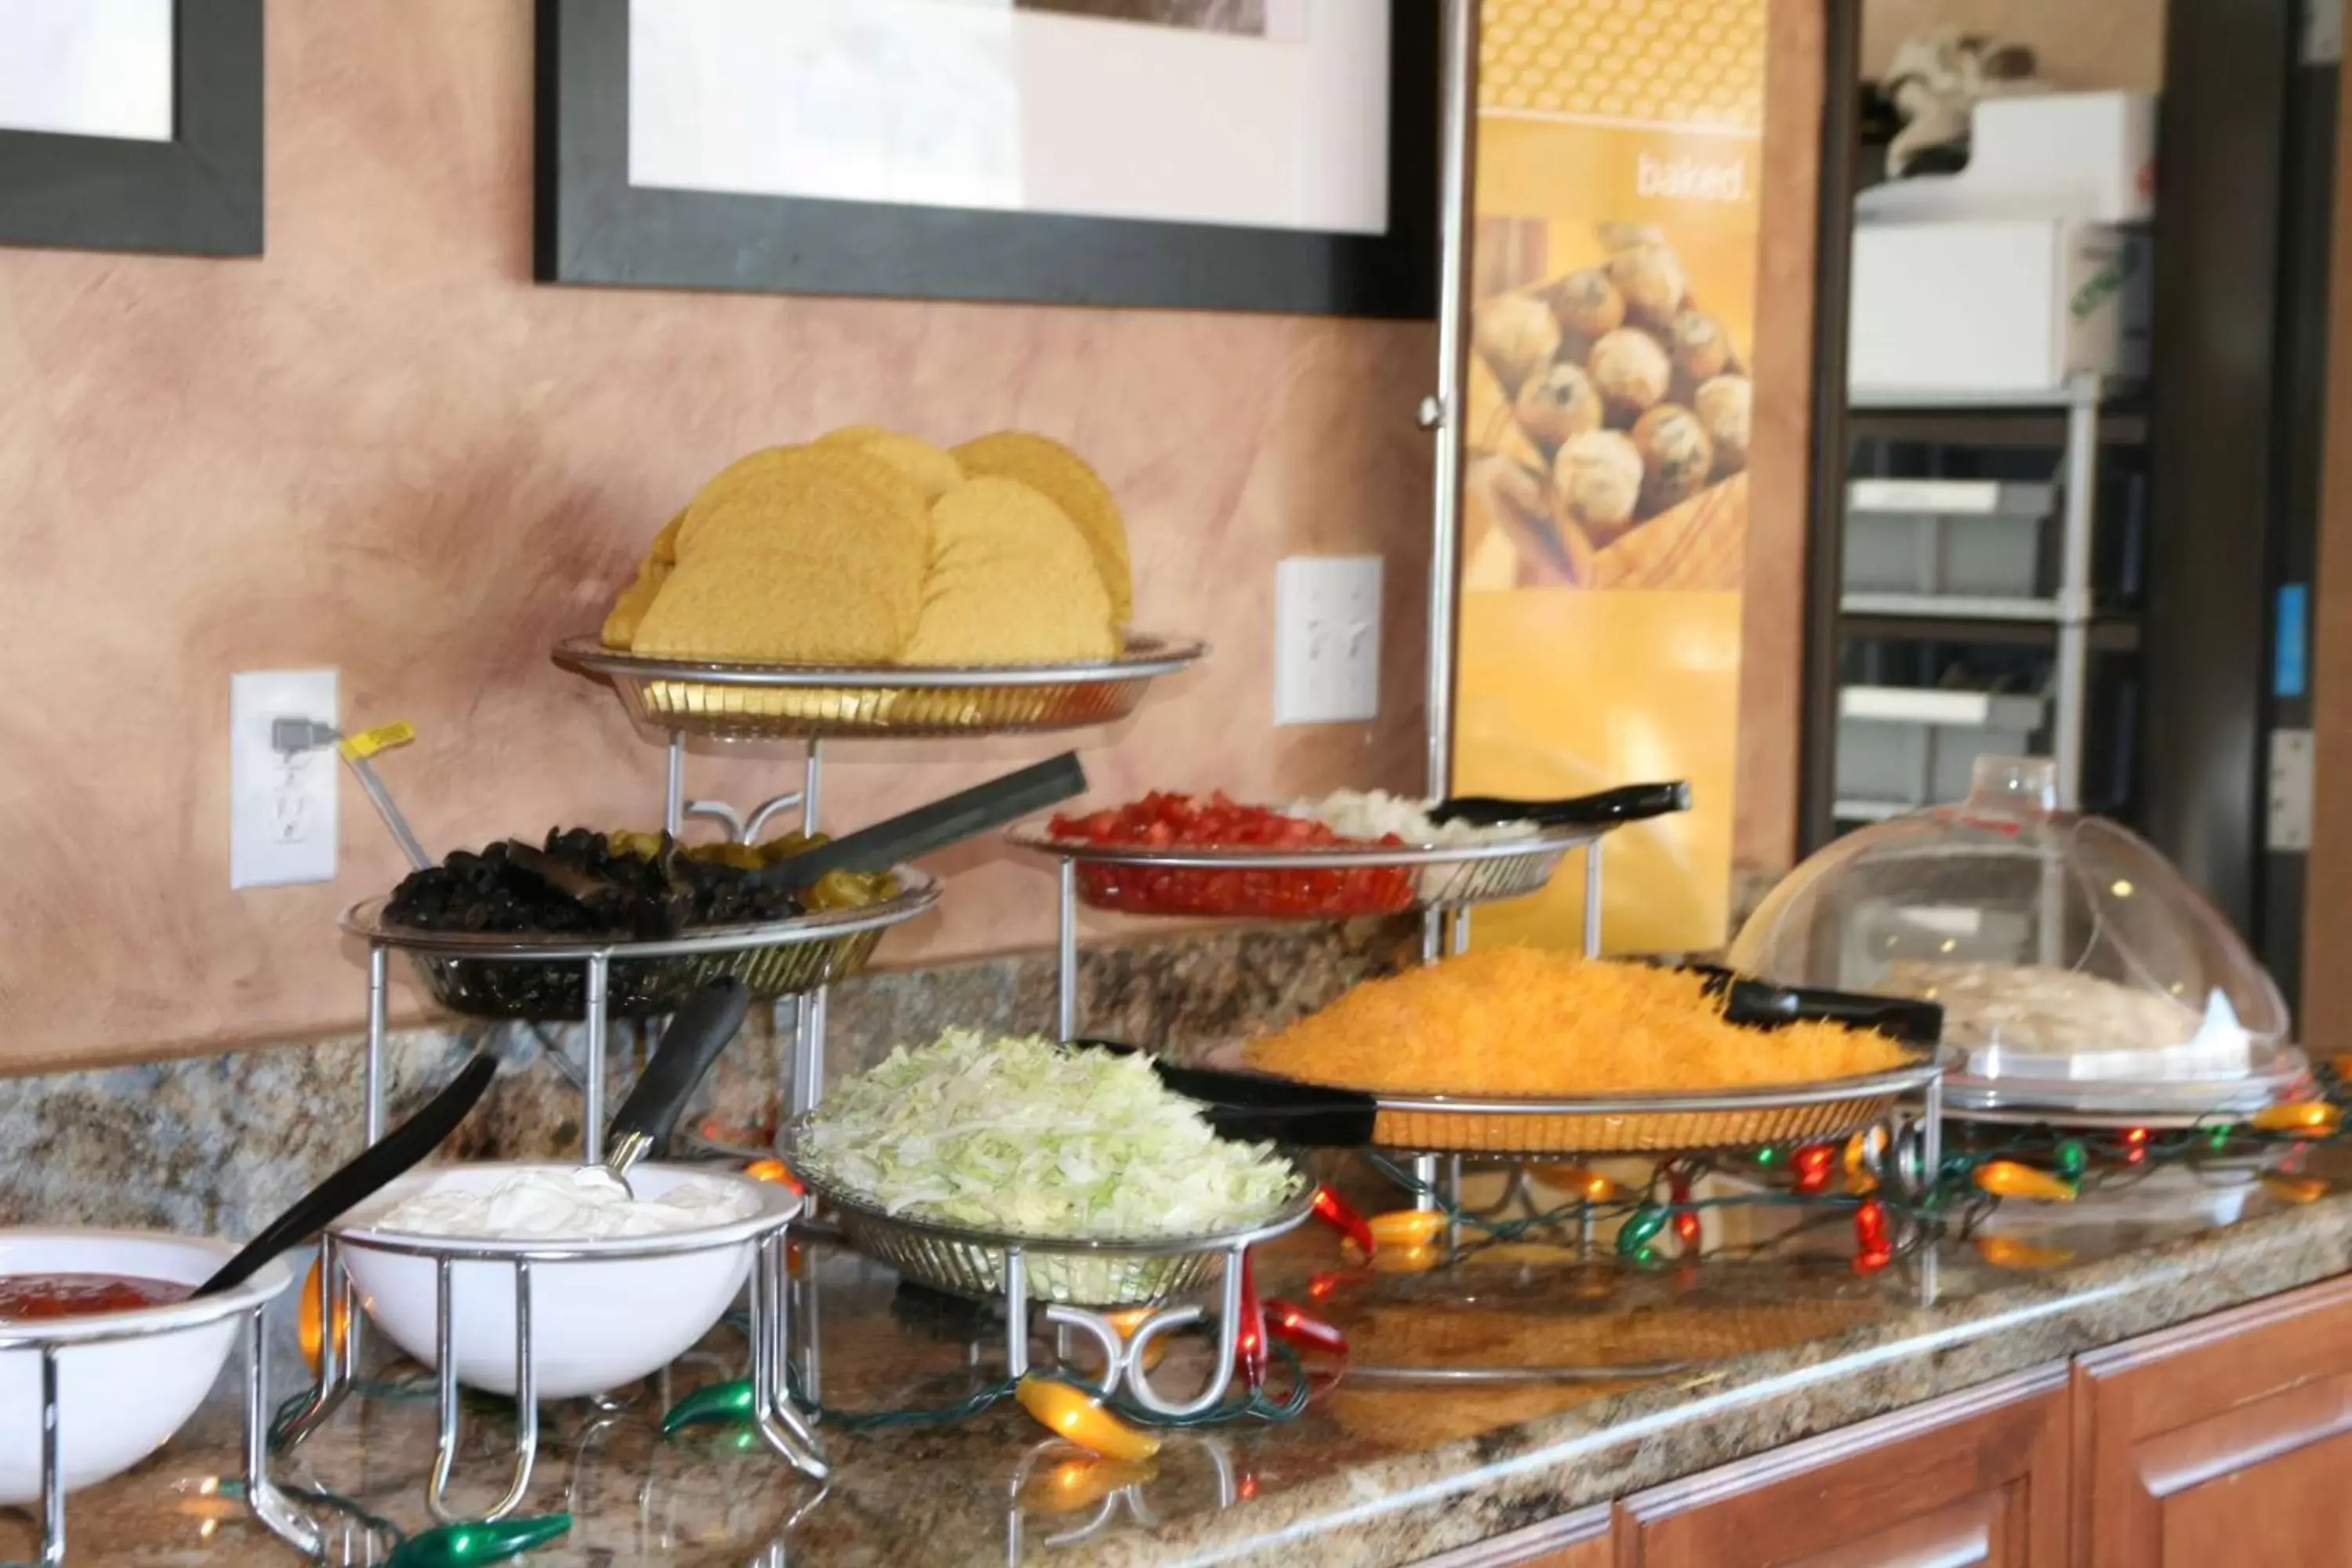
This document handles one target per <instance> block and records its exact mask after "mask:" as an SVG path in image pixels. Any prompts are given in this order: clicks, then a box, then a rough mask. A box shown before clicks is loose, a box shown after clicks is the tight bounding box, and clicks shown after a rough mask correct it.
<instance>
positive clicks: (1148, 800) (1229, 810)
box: [1054, 790, 1413, 920]
mask: <svg viewBox="0 0 2352 1568" xmlns="http://www.w3.org/2000/svg"><path fill="white" fill-rule="evenodd" d="M1054 833H1055V837H1062V838H1078V839H1085V840H1087V841H1089V842H1091V843H1095V844H1118V845H1136V846H1140V847H1147V848H1154V849H1171V850H1181V849H1193V848H1204V849H1258V850H1265V851H1269V852H1272V853H1277V854H1278V853H1281V852H1284V851H1289V850H1301V849H1343V848H1354V849H1370V848H1394V847H1398V846H1400V845H1402V842H1403V840H1402V839H1400V838H1398V837H1396V836H1395V835H1394V834H1391V835H1390V836H1389V837H1385V838H1382V839H1380V840H1378V841H1377V842H1368V841H1366V840H1362V839H1354V838H1343V837H1340V836H1339V834H1338V833H1335V832H1333V831H1332V829H1331V828H1330V827H1329V826H1328V825H1326V824H1324V823H1320V822H1318V821H1315V820H1314V819H1313V818H1311V817H1305V816H1291V815H1290V814H1289V813H1287V812H1282V811H1276V810H1274V809H1272V808H1271V807H1268V806H1263V805H1242V804H1240V803H1239V802H1237V801H1234V800H1231V799H1228V798H1227V797H1226V795H1225V794H1224V792H1223V791H1222V790H1220V791H1218V792H1217V793H1216V794H1214V795H1210V796H1209V797H1207V798H1206V799H1205V800H1204V799H1202V798H1201V797H1200V796H1198V795H1175V794H1171V793H1169V792H1166V791H1154V792H1153V793H1152V794H1150V795H1145V796H1144V797H1143V798H1142V799H1141V800H1139V801H1132V802H1129V804H1128V805H1122V806H1119V807H1118V808H1117V809H1115V810H1111V811H1097V812H1094V813H1092V814H1091V815H1089V816H1056V817H1055V818H1054ZM1078 893H1079V896H1080V897H1082V898H1083V899H1085V900H1086V901H1087V903H1088V904H1090V905H1092V906H1093V907H1094V908H1096V909H1098V910H1124V911H1126V912H1127V913H1129V914H1135V915H1266V916H1301V915H1304V916H1319V917H1322V918H1325V919H1330V920H1339V919H1345V918H1348V917H1351V916H1355V915H1384V914H1393V913H1394V912H1396V911H1397V910H1402V909H1409V908H1411V907H1412V900H1413V880H1412V872H1411V871H1409V870H1405V869H1402V868H1397V867H1388V866H1358V867H1349V868H1344V869H1343V868H1330V869H1328V870H1327V869H1318V868H1307V869H1305V870H1290V871H1241V870H1224V869H1220V868H1202V867H1191V866H1118V865H1091V866H1080V867H1079V868H1078Z"/></svg>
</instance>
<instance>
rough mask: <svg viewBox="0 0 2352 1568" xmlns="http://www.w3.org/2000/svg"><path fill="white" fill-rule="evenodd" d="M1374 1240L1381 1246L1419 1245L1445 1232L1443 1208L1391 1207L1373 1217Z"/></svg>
mask: <svg viewBox="0 0 2352 1568" xmlns="http://www.w3.org/2000/svg"><path fill="white" fill-rule="evenodd" d="M1371 1226H1372V1240H1373V1241H1374V1242H1375V1243H1376V1244H1378V1245H1379V1246H1381V1247H1419V1246H1421V1245H1423V1243H1426V1242H1432V1241H1435V1240H1436V1239H1437V1238H1438V1237H1441V1236H1444V1234H1445V1213H1444V1210H1443V1209H1391V1210H1390V1211H1389V1212H1388V1213H1386V1214H1376V1215H1373V1216H1372V1218H1371Z"/></svg>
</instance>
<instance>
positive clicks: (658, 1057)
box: [582, 974, 751, 1198]
mask: <svg viewBox="0 0 2352 1568" xmlns="http://www.w3.org/2000/svg"><path fill="white" fill-rule="evenodd" d="M750 1011H751V989H750V988H749V987H748V986H746V985H745V984H743V983H742V982H741V981H740V980H739V979H737V978H736V977H735V976H733V975H731V974H720V975H716V976H713V977H712V978H711V979H709V980H706V981H704V982H703V983H702V984H701V986H700V987H699V988H698V989H697V990H696V992H695V993H694V994H693V995H691V996H689V997H688V998H687V999H686V1001H685V1002H684V1003H683V1004H682V1005H680V1006H679V1007H678V1010H677V1015H676V1016H673V1017H672V1018H671V1019H670V1021H669V1027H668V1028H667V1029H665V1030H663V1031H662V1037H661V1043H660V1044H659V1045H657V1046H656V1047H654V1054H653V1058H652V1059H651V1060H650V1061H648V1062H646V1070H645V1072H644V1074H643V1076H641V1077H640V1078H639V1079H637V1086H636V1087H635V1089H631V1090H630V1091H629V1098H628V1099H626V1100H623V1101H622V1102H621V1109H620V1111H619V1112H618V1113H617V1114H616V1115H614V1118H613V1124H612V1126H611V1128H610V1129H609V1130H608V1131H606V1133H605V1137H604V1163H603V1164H601V1165H587V1166H583V1167H582V1168H583V1170H589V1171H600V1172H602V1173H604V1174H605V1175H606V1176H609V1177H610V1178H612V1180H613V1182H614V1184H616V1185H617V1186H619V1188H620V1189H621V1191H623V1192H624V1193H626V1194H628V1195H629V1196H630V1197H632V1198H634V1197H635V1196H636V1195H637V1194H636V1189H635V1188H634V1187H632V1186H630V1185H629V1170H630V1167H632V1166H634V1165H635V1164H636V1163H637V1162H638V1161H640V1160H643V1159H644V1158H645V1157H646V1155H648V1154H651V1153H654V1152H656V1151H658V1150H659V1149H660V1147H661V1146H662V1145H663V1144H665V1143H667V1142H668V1141H669V1135H670V1132H671V1130H672V1129H674V1128H676V1127H677V1119H678V1117H679V1116H680V1115H681V1114H683V1113H684V1112H685V1110H686V1102H687V1100H688V1099H689V1098H690V1097H691V1096H692V1095H693V1093H694V1089H695V1086H696V1085H697V1084H698V1083H700V1082H701V1081H702V1078H703V1075H704V1074H705V1073H707V1072H709V1070H710V1064H711V1063H713V1062H715V1061H717V1060H718V1059H719V1052H720V1051H723V1050H725V1049H726V1048H727V1042H728V1041H730V1040H731V1039H733V1038H734V1037H735V1031H736V1030H738V1029H740V1028H741V1027H742V1026H743V1018H744V1016H745V1015H746V1014H747V1013H749V1012H750Z"/></svg>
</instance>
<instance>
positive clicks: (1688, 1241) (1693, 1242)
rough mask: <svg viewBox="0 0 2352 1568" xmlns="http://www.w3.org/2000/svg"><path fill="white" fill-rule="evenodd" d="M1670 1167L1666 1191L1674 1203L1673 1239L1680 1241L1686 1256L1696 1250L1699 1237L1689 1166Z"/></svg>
mask: <svg viewBox="0 0 2352 1568" xmlns="http://www.w3.org/2000/svg"><path fill="white" fill-rule="evenodd" d="M1671 1169H1672V1172H1673V1174H1672V1175H1670V1176H1669V1177H1668V1178H1667V1181H1666V1193H1667V1195H1668V1196H1669V1197H1670V1198H1671V1199H1672V1200H1673V1203H1674V1215H1675V1240H1676V1241H1679V1242H1681V1243H1682V1248H1683V1254H1684V1256H1685V1257H1688V1256H1689V1255H1690V1254H1692V1253H1695V1252H1696V1251H1697V1250H1698V1238H1699V1223H1698V1210H1696V1209H1695V1208H1693V1207H1692V1206H1691V1178H1690V1168H1689V1167H1688V1166H1686V1165H1675V1166H1673V1167H1671Z"/></svg>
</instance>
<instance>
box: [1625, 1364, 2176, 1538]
mask: <svg viewBox="0 0 2352 1568" xmlns="http://www.w3.org/2000/svg"><path fill="white" fill-rule="evenodd" d="M2071 1462H2072V1453H2071V1448H2070V1445H2069V1441H2068V1421H2067V1369H2066V1368H2065V1367H2064V1366H2063V1365H2053V1366H2049V1367H2042V1368H2039V1369H2036V1370H2034V1371H2032V1372H2025V1373H2017V1374H2016V1375H2014V1376H2011V1377H2006V1378H2002V1379H2001V1380H2000V1381H1999V1382H1997V1383H1990V1384H1986V1385H1985V1386H1984V1387H1982V1388H1975V1389H1970V1390H1969V1391H1968V1392H1966V1393H1964V1394H1952V1395H1949V1396H1948V1397H1946V1398H1943V1399H1938V1400H1934V1401H1931V1402H1930V1403H1928V1404H1926V1405H1918V1406H1916V1407H1915V1408H1913V1409H1910V1410H1902V1411H1897V1412H1895V1414H1893V1415H1884V1416H1880V1417H1879V1418H1878V1419H1876V1420H1874V1421H1865V1422H1863V1423H1862V1424H1861V1425H1859V1426H1848V1427H1845V1428H1843V1430H1841V1431H1836V1432H1830V1433H1824V1434H1823V1435H1822V1436H1819V1437H1812V1438H1808V1439H1807V1440H1805V1441H1804V1442H1801V1443H1796V1444H1792V1445H1790V1447H1785V1448H1778V1449H1775V1450H1773V1451H1772V1452H1770V1453H1769V1454H1759V1455H1758V1456H1757V1457H1756V1458H1752V1459H1745V1460H1742V1461H1740V1462H1739V1463H1738V1464H1736V1465H1728V1466H1726V1467H1725V1468H1722V1469H1719V1470H1711V1471H1708V1472H1707V1473H1706V1474H1705V1475H1700V1476H1694V1477H1692V1478H1690V1479H1687V1480H1681V1481H1676V1482H1675V1483H1673V1484H1672V1485H1670V1486H1664V1487H1660V1488H1658V1489H1656V1490H1654V1491H1648V1492H1643V1493H1641V1494H1639V1495H1637V1496H1634V1497H1631V1498H1627V1499H1626V1500H1624V1501H1623V1502H1622V1503H1621V1504H1619V1505H1618V1509H1619V1515H1618V1529H1617V1564H1618V1568H1927V1565H1929V1564H1932V1565H1933V1568H1963V1565H1966V1564H1978V1563H1981V1564H1985V1565H1986V1568H2063V1564H2064V1563H2065V1560H2066V1545H2067V1514H2068V1510H2069V1509H2070V1508H2071V1507H2072V1505H2073V1496H2072V1490H2073V1489H2072V1488H2071V1487H2070V1486H2069V1485H2068V1470H2069V1468H2070V1466H2071ZM2208 1568H2210V1564H2209V1565H2208Z"/></svg>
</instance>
